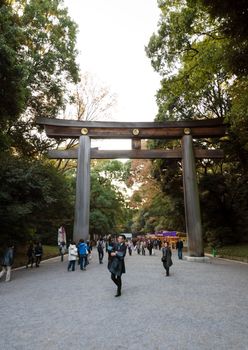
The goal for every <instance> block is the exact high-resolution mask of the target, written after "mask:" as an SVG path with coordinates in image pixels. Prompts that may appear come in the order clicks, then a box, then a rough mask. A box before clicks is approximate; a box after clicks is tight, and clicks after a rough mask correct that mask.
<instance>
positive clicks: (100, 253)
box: [96, 238, 104, 264]
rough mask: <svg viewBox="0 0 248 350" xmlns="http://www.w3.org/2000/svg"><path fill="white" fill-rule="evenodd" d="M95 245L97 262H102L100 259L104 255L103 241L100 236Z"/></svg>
mask: <svg viewBox="0 0 248 350" xmlns="http://www.w3.org/2000/svg"><path fill="white" fill-rule="evenodd" d="M96 247H97V251H98V257H99V264H102V260H103V256H104V241H103V239H102V238H100V239H99V241H97V244H96Z"/></svg>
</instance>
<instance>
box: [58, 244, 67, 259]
mask: <svg viewBox="0 0 248 350" xmlns="http://www.w3.org/2000/svg"><path fill="white" fill-rule="evenodd" d="M59 252H60V257H61V262H63V261H64V255H65V253H66V244H65V242H61V243H60V246H59Z"/></svg>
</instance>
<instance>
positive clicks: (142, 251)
mask: <svg viewBox="0 0 248 350" xmlns="http://www.w3.org/2000/svg"><path fill="white" fill-rule="evenodd" d="M141 253H142V255H146V242H145V241H141Z"/></svg>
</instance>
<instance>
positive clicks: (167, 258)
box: [162, 247, 172, 267]
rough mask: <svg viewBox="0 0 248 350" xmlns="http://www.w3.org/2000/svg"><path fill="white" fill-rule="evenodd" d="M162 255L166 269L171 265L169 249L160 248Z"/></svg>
mask: <svg viewBox="0 0 248 350" xmlns="http://www.w3.org/2000/svg"><path fill="white" fill-rule="evenodd" d="M162 254H163V257H162V259H163V260H162V261H163V264H164V265H165V266H167V267H170V266H171V265H172V259H171V255H172V253H171V249H170V248H168V247H167V248H165V247H164V248H162Z"/></svg>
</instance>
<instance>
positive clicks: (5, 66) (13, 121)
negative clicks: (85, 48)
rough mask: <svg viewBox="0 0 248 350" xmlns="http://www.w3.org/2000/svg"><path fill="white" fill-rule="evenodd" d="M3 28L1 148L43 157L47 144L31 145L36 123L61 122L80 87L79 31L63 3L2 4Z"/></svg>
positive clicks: (0, 18) (50, 0)
mask: <svg viewBox="0 0 248 350" xmlns="http://www.w3.org/2000/svg"><path fill="white" fill-rule="evenodd" d="M0 27H1V34H0V62H1V63H0V69H1V89H0V120H1V135H0V138H1V142H0V146H1V149H7V148H8V147H10V146H11V147H14V148H15V150H16V151H17V152H18V153H19V154H26V151H28V152H27V153H28V154H31V153H32V154H34V153H39V152H40V151H43V150H44V149H45V150H46V148H47V147H48V146H47V143H48V142H44V140H43V142H32V141H31V140H32V137H33V136H34V131H35V130H36V128H35V118H36V117H37V116H39V117H49V118H54V117H56V116H57V115H58V113H59V112H60V111H61V110H62V109H63V108H64V106H65V103H66V100H67V99H68V96H67V95H68V91H69V87H68V84H70V83H73V82H77V81H78V67H77V64H76V54H77V51H76V49H75V43H76V30H77V27H76V25H75V23H74V22H73V21H72V20H71V19H70V17H69V16H68V13H67V10H66V9H65V8H64V7H63V1H62V0H44V1H35V0H31V1H27V0H24V1H22V0H16V1H11V2H9V1H3V2H1V4H0ZM38 138H39V135H38V134H37V133H36V139H38ZM16 141H17V142H16Z"/></svg>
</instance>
